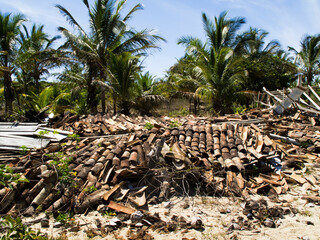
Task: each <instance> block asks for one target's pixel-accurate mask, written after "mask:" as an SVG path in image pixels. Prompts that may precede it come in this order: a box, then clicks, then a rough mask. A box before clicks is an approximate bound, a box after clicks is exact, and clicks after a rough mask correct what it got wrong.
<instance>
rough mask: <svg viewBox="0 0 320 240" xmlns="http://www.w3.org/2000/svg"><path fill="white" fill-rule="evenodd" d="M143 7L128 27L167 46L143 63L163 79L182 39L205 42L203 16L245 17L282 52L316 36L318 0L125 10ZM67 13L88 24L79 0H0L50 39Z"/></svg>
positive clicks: (202, 1) (158, 2) (205, 0)
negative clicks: (154, 33) (41, 28)
mask: <svg viewBox="0 0 320 240" xmlns="http://www.w3.org/2000/svg"><path fill="white" fill-rule="evenodd" d="M137 3H142V4H143V5H144V10H142V11H139V12H136V13H135V16H134V18H132V19H131V21H130V22H129V25H130V26H132V27H134V28H136V29H138V30H142V29H144V28H148V29H155V30H157V31H158V34H159V35H161V36H162V37H164V38H165V39H166V40H167V42H166V43H161V48H162V50H161V51H154V52H153V54H152V56H149V57H148V58H147V59H146V60H145V61H144V64H145V65H146V70H148V71H150V72H151V73H152V74H154V75H157V76H159V77H160V76H163V75H164V74H165V71H166V70H168V69H169V68H170V66H172V65H173V64H174V63H175V62H176V59H177V58H180V57H181V56H183V54H184V48H183V47H182V46H178V45H177V39H178V38H179V37H181V36H186V35H191V36H195V37H200V38H202V39H204V35H203V30H202V22H201V13H202V12H205V13H206V14H207V15H208V16H210V17H211V18H212V19H213V18H214V16H218V15H219V14H220V13H221V12H222V11H224V10H226V11H228V15H227V16H228V17H230V18H233V17H237V16H241V17H245V18H246V22H247V23H246V24H245V25H244V26H243V27H242V29H241V31H245V30H247V29H249V27H250V26H252V27H256V28H261V29H264V30H266V31H268V32H269V36H268V40H272V39H276V40H278V41H279V42H280V44H281V46H282V48H283V49H287V46H292V47H295V48H296V49H300V48H299V42H300V40H301V38H302V37H303V36H304V35H305V34H316V33H320V25H319V23H320V0H198V1H194V0H140V1H139V0H128V2H127V9H130V8H132V7H133V6H134V5H135V4H137ZM56 4H61V5H62V6H64V7H65V8H67V9H68V10H69V11H70V12H71V13H72V15H73V16H74V17H75V18H76V20H77V21H78V22H79V23H80V24H81V25H82V26H87V25H88V21H87V20H88V18H87V13H86V11H85V7H84V5H83V3H82V1H81V0H67V1H65V0H0V6H1V7H0V11H1V12H14V13H17V12H20V13H23V14H25V15H26V16H27V17H28V19H29V20H30V21H32V22H35V23H38V24H44V25H45V31H47V32H48V33H49V34H50V35H51V36H53V35H56V34H58V32H57V30H56V29H57V27H58V26H64V27H67V28H69V29H71V27H70V26H69V25H68V23H67V22H66V21H65V19H64V17H63V16H61V15H60V13H59V11H58V9H56V8H55V7H54V6H55V5H56Z"/></svg>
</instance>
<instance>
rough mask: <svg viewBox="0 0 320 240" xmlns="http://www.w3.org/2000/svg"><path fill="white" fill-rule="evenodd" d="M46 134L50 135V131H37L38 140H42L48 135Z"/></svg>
mask: <svg viewBox="0 0 320 240" xmlns="http://www.w3.org/2000/svg"><path fill="white" fill-rule="evenodd" d="M48 133H50V131H48V130H41V131H39V132H38V133H37V135H38V138H43V137H44V135H46V134H48Z"/></svg>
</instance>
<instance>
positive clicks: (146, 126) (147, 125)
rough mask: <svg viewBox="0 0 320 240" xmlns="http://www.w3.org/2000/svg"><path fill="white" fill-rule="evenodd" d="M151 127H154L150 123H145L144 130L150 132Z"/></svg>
mask: <svg viewBox="0 0 320 240" xmlns="http://www.w3.org/2000/svg"><path fill="white" fill-rule="evenodd" d="M153 127H154V126H153V124H152V123H150V122H146V124H145V125H144V128H145V129H147V130H151V129H152V128H153Z"/></svg>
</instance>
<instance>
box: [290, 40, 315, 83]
mask: <svg viewBox="0 0 320 240" xmlns="http://www.w3.org/2000/svg"><path fill="white" fill-rule="evenodd" d="M300 46H301V50H300V51H299V52H298V51H297V50H296V49H294V48H293V47H289V51H292V52H294V54H295V55H296V63H297V65H298V67H299V71H301V72H302V73H303V75H304V77H306V80H307V83H308V84H309V85H311V83H312V81H313V77H314V76H315V75H317V74H319V73H320V68H319V67H320V65H319V64H320V34H317V35H314V36H310V35H307V36H305V37H304V38H303V39H302V41H301V43H300Z"/></svg>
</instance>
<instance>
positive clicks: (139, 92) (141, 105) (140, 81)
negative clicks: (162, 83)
mask: <svg viewBox="0 0 320 240" xmlns="http://www.w3.org/2000/svg"><path fill="white" fill-rule="evenodd" d="M158 86H159V82H158V79H156V77H155V76H154V75H152V74H150V72H146V73H144V74H142V73H139V74H137V75H136V81H135V89H136V98H135V100H134V107H135V109H137V110H138V111H139V112H140V114H143V115H145V114H146V115H150V114H151V110H152V109H154V108H156V107H157V106H159V105H160V104H162V103H164V102H167V100H166V98H165V97H163V96H161V95H160V94H156V91H157V87H158Z"/></svg>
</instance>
